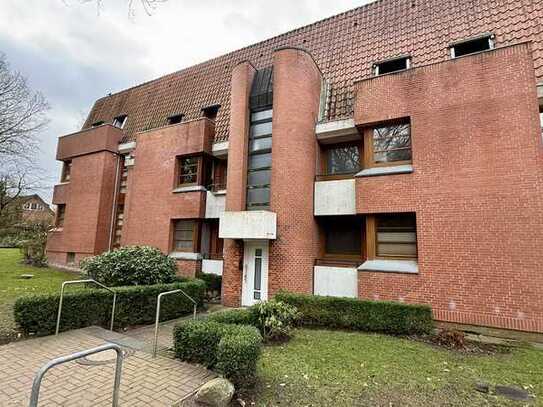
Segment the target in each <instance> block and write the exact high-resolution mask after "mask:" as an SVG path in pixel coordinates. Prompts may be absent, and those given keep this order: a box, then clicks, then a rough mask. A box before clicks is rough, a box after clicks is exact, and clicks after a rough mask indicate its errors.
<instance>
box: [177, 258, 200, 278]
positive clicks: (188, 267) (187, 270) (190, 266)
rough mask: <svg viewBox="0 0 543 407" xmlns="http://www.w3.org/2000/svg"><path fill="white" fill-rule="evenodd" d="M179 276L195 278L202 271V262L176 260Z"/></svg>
mask: <svg viewBox="0 0 543 407" xmlns="http://www.w3.org/2000/svg"><path fill="white" fill-rule="evenodd" d="M175 263H176V265H177V275H179V276H183V277H195V276H196V273H198V272H199V271H200V270H202V261H201V260H176V261H175Z"/></svg>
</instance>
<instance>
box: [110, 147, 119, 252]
mask: <svg viewBox="0 0 543 407" xmlns="http://www.w3.org/2000/svg"><path fill="white" fill-rule="evenodd" d="M114 154H115V155H116V156H117V169H116V170H115V189H114V195H113V205H112V207H111V224H110V226H109V244H108V251H111V246H112V244H113V231H114V225H115V221H116V219H115V218H116V216H115V215H116V213H117V201H118V197H119V168H120V165H119V164H120V162H121V160H122V156H121V155H120V154H117V153H114Z"/></svg>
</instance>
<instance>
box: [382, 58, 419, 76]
mask: <svg viewBox="0 0 543 407" xmlns="http://www.w3.org/2000/svg"><path fill="white" fill-rule="evenodd" d="M410 67H411V58H409V57H399V58H394V59H389V60H386V61H383V62H378V63H376V64H374V65H373V74H374V75H375V76H378V75H384V74H387V73H392V72H398V71H405V70H406V69H409V68H410Z"/></svg>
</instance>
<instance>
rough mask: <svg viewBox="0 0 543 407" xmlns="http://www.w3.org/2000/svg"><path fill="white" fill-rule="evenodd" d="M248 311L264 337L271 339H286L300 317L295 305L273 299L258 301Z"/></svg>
mask: <svg viewBox="0 0 543 407" xmlns="http://www.w3.org/2000/svg"><path fill="white" fill-rule="evenodd" d="M249 312H250V314H251V315H252V318H251V319H252V320H253V321H254V324H255V326H256V327H257V328H258V329H259V330H260V333H261V334H262V336H263V337H264V339H265V340H271V341H278V340H285V339H288V338H289V337H290V334H291V331H292V328H293V327H294V326H295V325H296V323H297V322H298V320H299V319H300V314H299V313H298V310H297V309H296V307H294V306H292V305H289V304H286V303H284V302H281V301H277V300H275V299H274V300H270V301H267V302H259V303H258V304H255V305H253V306H252V307H251V308H249Z"/></svg>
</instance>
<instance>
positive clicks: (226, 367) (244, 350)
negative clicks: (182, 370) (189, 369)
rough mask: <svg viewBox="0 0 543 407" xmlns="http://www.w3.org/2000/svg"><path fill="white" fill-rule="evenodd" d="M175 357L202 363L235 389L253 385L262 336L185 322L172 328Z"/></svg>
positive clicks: (234, 327) (249, 329)
mask: <svg viewBox="0 0 543 407" xmlns="http://www.w3.org/2000/svg"><path fill="white" fill-rule="evenodd" d="M173 335H174V350H175V356H176V357H177V358H179V359H181V360H183V361H186V362H192V363H201V364H202V365H204V366H206V367H207V368H210V369H213V370H215V371H216V372H217V373H219V374H222V375H223V376H224V377H226V378H227V379H229V380H231V381H232V382H233V383H234V385H236V386H245V385H248V384H251V383H253V381H254V378H255V374H256V363H257V360H258V357H259V356H260V352H261V345H262V336H261V335H260V333H259V332H258V330H257V329H256V328H255V327H252V326H245V325H231V324H222V323H219V322H215V321H187V322H184V323H181V324H179V325H177V326H176V327H175V328H174V333H173Z"/></svg>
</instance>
